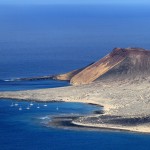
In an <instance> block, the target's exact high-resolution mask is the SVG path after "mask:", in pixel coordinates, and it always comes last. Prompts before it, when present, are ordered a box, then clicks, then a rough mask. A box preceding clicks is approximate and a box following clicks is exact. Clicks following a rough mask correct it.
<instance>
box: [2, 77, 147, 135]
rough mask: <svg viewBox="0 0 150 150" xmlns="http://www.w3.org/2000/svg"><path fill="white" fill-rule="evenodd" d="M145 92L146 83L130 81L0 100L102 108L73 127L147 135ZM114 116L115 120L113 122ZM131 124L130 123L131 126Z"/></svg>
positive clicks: (21, 94) (30, 92)
mask: <svg viewBox="0 0 150 150" xmlns="http://www.w3.org/2000/svg"><path fill="white" fill-rule="evenodd" d="M149 91H150V85H149V82H147V81H145V80H143V81H137V82H134V83H132V82H131V81H130V82H129V81H123V82H121V81H120V82H111V84H110V82H107V81H106V82H105V83H104V82H94V83H91V84H88V85H80V86H67V87H61V88H51V89H41V90H28V91H17V92H1V93H0V98H5V99H17V100H28V101H31V100H32V101H41V102H44V101H47V102H48V101H49V102H50V101H60V102H61V101H65V102H81V103H91V104H96V105H100V106H103V107H104V108H103V109H104V110H103V111H104V113H103V114H92V115H90V116H84V117H81V118H78V119H75V120H74V121H73V123H74V124H77V125H83V126H91V127H100V128H110V129H122V130H129V131H134V132H145V133H150V119H149V116H150V110H149V108H150V103H149V101H150V94H149ZM101 116H106V118H107V116H111V118H108V119H107V120H106V118H105V119H104V118H103V117H102V118H101ZM116 116H117V117H118V118H117V119H118V120H116ZM129 118H130V120H127V121H128V122H129V124H128V123H126V124H125V123H122V122H124V121H125V122H126V119H129ZM142 118H143V119H142ZM145 118H146V119H145ZM120 119H121V121H120ZM135 119H136V120H135ZM134 120H135V121H134ZM133 121H134V123H132V122H133ZM112 122H113V123H112ZM130 122H131V123H130Z"/></svg>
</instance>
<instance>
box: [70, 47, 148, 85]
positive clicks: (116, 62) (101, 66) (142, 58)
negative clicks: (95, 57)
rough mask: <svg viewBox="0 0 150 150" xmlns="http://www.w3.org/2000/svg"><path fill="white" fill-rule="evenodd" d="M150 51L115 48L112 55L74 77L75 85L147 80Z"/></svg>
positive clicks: (72, 81) (72, 79)
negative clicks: (136, 79) (105, 81)
mask: <svg viewBox="0 0 150 150" xmlns="http://www.w3.org/2000/svg"><path fill="white" fill-rule="evenodd" d="M149 66H150V51H147V50H144V49H140V48H126V49H125V48H115V49H114V50H113V51H112V52H111V53H110V54H108V55H107V56H105V57H104V58H102V59H100V60H99V61H97V62H95V63H93V64H92V65H90V66H88V67H86V68H85V69H84V70H82V71H81V72H79V73H78V74H76V75H75V76H73V77H72V78H71V80H70V83H71V84H73V85H81V84H88V83H91V82H93V81H98V80H103V79H105V80H108V79H109V80H125V79H128V80H129V79H130V78H132V79H133V78H138V79H139V78H147V77H148V76H149V74H150V67H149Z"/></svg>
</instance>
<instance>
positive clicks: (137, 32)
mask: <svg viewBox="0 0 150 150" xmlns="http://www.w3.org/2000/svg"><path fill="white" fill-rule="evenodd" d="M115 47H142V48H145V49H150V9H149V7H148V6H144V5H140V6H131V5H130V6H129V5H124V6H123V5H97V6H95V5H42V6H38V5H26V6H22V5H13V6H12V5H7V6H6V5H0V91H17V90H29V89H42V88H54V87H61V86H68V85H69V83H67V82H60V81H52V80H45V81H18V82H16V81H10V80H13V79H14V78H20V77H34V76H42V75H52V74H59V73H65V72H67V71H70V70H73V69H77V68H81V67H83V66H85V65H88V64H90V63H91V62H93V61H96V60H98V59H100V58H102V57H103V56H104V55H106V54H107V53H109V52H110V51H111V50H112V49H113V48H115ZM12 104H13V107H11V106H12ZM15 104H18V106H15ZM32 105H33V106H31V102H18V101H15V100H14V101H13V100H9V99H7V100H6V99H5V100H4V99H2V100H1V101H0V150H83V149H86V150H149V149H150V142H149V141H150V134H140V133H129V132H120V131H104V130H99V131H88V130H70V129H61V128H54V127H47V126H46V123H47V122H48V121H50V119H51V116H61V115H66V114H67V115H69V114H81V115H84V114H90V113H92V112H93V111H95V110H97V109H98V107H97V106H92V105H88V104H81V103H46V104H44V103H37V102H33V103H32ZM44 105H47V106H44ZM29 106H30V109H26V108H27V107H29ZM37 107H39V108H37ZM19 108H21V109H22V110H19ZM57 108H59V109H57Z"/></svg>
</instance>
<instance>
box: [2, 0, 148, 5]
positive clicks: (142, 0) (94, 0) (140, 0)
mask: <svg viewBox="0 0 150 150" xmlns="http://www.w3.org/2000/svg"><path fill="white" fill-rule="evenodd" d="M101 3H107V4H112V3H113V4H116V3H118V4H124V3H125V4H150V0H0V4H101Z"/></svg>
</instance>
